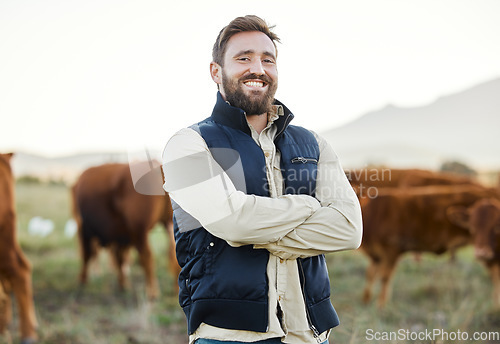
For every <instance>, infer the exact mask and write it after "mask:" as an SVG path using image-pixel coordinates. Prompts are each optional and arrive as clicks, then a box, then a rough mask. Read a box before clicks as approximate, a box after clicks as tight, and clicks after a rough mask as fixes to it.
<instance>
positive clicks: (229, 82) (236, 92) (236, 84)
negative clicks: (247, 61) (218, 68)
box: [222, 70, 278, 115]
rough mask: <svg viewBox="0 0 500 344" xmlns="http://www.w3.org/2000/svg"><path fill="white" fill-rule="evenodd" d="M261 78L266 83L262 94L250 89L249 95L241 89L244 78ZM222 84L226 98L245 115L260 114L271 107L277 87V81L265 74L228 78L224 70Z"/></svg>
mask: <svg viewBox="0 0 500 344" xmlns="http://www.w3.org/2000/svg"><path fill="white" fill-rule="evenodd" d="M251 79H253V80H262V81H264V82H265V83H266V84H267V91H266V92H265V93H264V94H262V92H260V91H250V95H247V94H245V92H244V91H243V82H244V81H245V80H251ZM222 84H223V85H224V86H223V87H224V93H225V96H226V100H227V101H228V102H229V103H230V104H231V105H232V106H235V107H237V108H240V109H242V110H243V111H245V112H246V114H247V115H262V114H265V113H267V112H269V111H270V110H271V109H272V106H273V103H274V95H275V93H276V90H277V88H278V84H277V82H274V81H273V80H272V79H271V78H270V77H268V76H267V75H265V74H264V75H261V76H258V75H256V74H249V75H246V76H244V77H242V78H240V79H230V78H229V77H228V76H227V75H226V73H224V70H223V71H222Z"/></svg>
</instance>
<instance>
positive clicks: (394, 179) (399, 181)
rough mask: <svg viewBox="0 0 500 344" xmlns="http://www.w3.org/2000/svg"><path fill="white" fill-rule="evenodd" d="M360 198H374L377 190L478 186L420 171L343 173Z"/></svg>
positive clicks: (448, 175) (467, 180)
mask: <svg viewBox="0 0 500 344" xmlns="http://www.w3.org/2000/svg"><path fill="white" fill-rule="evenodd" d="M345 173H346V176H347V178H348V179H349V181H350V183H351V185H352V187H353V188H354V190H355V191H356V193H357V194H358V195H359V196H361V197H365V196H368V197H375V196H376V194H377V190H378V189H379V188H387V187H390V188H393V187H413V186H429V185H478V184H477V183H476V182H474V181H473V180H472V179H471V178H469V177H465V176H459V175H456V174H453V173H445V172H436V171H430V170H421V169H391V168H365V169H355V170H346V171H345Z"/></svg>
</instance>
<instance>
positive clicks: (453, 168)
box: [440, 161, 477, 177]
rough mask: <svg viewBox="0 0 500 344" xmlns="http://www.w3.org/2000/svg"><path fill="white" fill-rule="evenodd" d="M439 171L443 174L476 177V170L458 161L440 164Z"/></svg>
mask: <svg viewBox="0 0 500 344" xmlns="http://www.w3.org/2000/svg"><path fill="white" fill-rule="evenodd" d="M440 170H441V171H443V172H450V173H455V174H461V175H466V176H469V177H475V176H476V175H477V172H476V170H474V169H473V168H471V167H469V166H468V165H466V164H464V163H462V162H460V161H445V162H443V164H441V168H440Z"/></svg>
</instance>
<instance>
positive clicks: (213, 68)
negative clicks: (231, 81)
mask: <svg viewBox="0 0 500 344" xmlns="http://www.w3.org/2000/svg"><path fill="white" fill-rule="evenodd" d="M210 76H211V77H212V80H213V81H214V82H215V83H216V84H217V85H220V84H222V67H221V66H220V65H219V64H218V63H217V62H210Z"/></svg>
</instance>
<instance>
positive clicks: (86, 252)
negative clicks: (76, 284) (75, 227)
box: [80, 235, 95, 286]
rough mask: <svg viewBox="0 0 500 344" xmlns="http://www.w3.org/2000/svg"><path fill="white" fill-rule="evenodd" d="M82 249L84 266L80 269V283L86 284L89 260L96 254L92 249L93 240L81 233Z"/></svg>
mask: <svg viewBox="0 0 500 344" xmlns="http://www.w3.org/2000/svg"><path fill="white" fill-rule="evenodd" d="M80 251H81V256H82V267H81V269H80V285H82V286H83V285H85V284H86V283H87V280H88V270H89V262H90V260H91V259H92V257H93V255H94V254H95V252H94V250H93V249H92V241H91V240H90V238H86V237H84V236H83V235H80Z"/></svg>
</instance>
